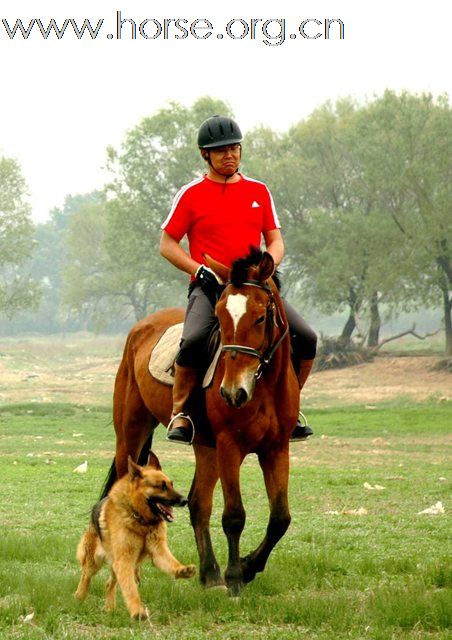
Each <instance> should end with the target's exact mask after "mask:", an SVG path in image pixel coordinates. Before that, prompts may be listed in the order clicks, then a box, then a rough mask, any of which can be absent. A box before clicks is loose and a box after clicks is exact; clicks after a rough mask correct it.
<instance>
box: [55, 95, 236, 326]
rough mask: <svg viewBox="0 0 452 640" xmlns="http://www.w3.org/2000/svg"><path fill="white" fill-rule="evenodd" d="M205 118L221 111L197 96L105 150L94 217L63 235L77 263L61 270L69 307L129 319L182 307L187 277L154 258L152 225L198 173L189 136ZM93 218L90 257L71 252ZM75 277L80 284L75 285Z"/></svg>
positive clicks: (156, 226)
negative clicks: (102, 197) (103, 182)
mask: <svg viewBox="0 0 452 640" xmlns="http://www.w3.org/2000/svg"><path fill="white" fill-rule="evenodd" d="M213 113H229V109H228V107H227V105H225V104H224V103H222V102H220V101H217V100H213V99H211V98H200V99H199V100H197V101H196V102H195V103H194V104H193V106H192V107H190V108H188V107H183V106H181V105H179V104H176V103H172V104H170V105H169V106H168V107H167V108H165V109H161V110H160V111H158V112H157V113H156V114H154V115H153V116H149V117H146V118H144V119H143V120H142V121H141V122H140V123H139V124H138V125H137V126H136V127H134V128H133V129H131V130H130V131H129V132H128V133H127V135H126V137H125V139H124V142H123V143H122V145H121V148H120V150H114V149H113V148H110V149H109V150H108V166H109V169H110V171H111V172H112V181H111V183H110V184H109V185H108V186H107V189H106V194H107V196H106V201H105V203H104V204H103V205H102V211H101V210H97V212H94V211H91V212H89V211H84V212H83V213H82V214H81V216H80V219H79V220H78V222H76V221H74V224H75V225H76V226H74V228H73V229H72V230H71V231H70V234H69V235H70V239H69V242H70V245H71V247H72V255H74V256H75V255H78V258H77V261H78V262H77V263H73V264H72V265H71V267H70V269H69V274H70V276H69V279H70V280H72V281H73V283H74V286H73V287H72V289H68V291H67V296H66V299H67V300H69V301H70V302H71V301H72V302H74V301H75V297H74V294H76V298H77V305H78V307H79V308H80V305H82V304H83V303H87V304H88V307H87V308H90V309H92V310H94V309H95V307H96V305H99V304H101V305H103V306H102V308H103V309H105V308H107V309H111V311H112V312H114V313H119V312H120V309H121V313H122V314H130V313H133V315H134V316H135V319H137V320H138V319H141V318H142V317H143V316H145V315H146V314H147V313H149V312H150V311H153V310H155V309H156V308H159V307H162V306H168V305H174V304H177V303H183V300H184V297H185V295H186V294H185V289H186V281H187V279H186V277H185V276H184V275H183V274H181V273H179V272H178V271H177V270H176V269H174V267H172V266H171V265H169V264H167V263H166V262H165V260H163V258H162V257H161V256H160V254H159V251H158V246H159V242H160V236H161V229H160V226H161V224H162V223H163V221H164V219H165V217H166V216H167V214H168V212H169V209H170V206H171V202H172V199H173V197H174V195H175V194H176V192H177V191H178V190H179V188H180V187H181V186H182V185H183V184H184V183H186V182H188V181H190V180H191V179H193V178H194V177H195V176H196V175H199V174H200V173H201V171H202V168H203V161H202V160H201V158H200V154H199V151H198V149H197V146H196V134H197V130H198V128H199V125H200V123H201V122H202V121H203V120H205V119H206V118H208V117H209V116H211V115H212V114H213ZM82 218H83V222H82ZM96 218H97V222H98V226H97V227H95V229H96V231H95V233H94V231H93V233H94V235H95V236H96V237H98V241H97V243H96V245H97V251H98V255H97V257H96V256H95V255H93V254H90V255H87V254H86V252H84V251H83V250H82V247H80V246H79V250H77V249H76V245H81V244H83V241H82V240H81V239H79V240H77V239H76V237H75V236H76V233H77V229H80V228H84V226H85V225H88V226H89V225H93V224H94V222H95V219H96ZM80 225H81V227H80ZM88 235H89V234H88ZM86 241H87V242H88V238H87V239H86ZM86 250H87V251H88V247H87V248H86ZM77 274H79V275H77ZM82 276H83V280H84V282H83V286H80V287H77V282H80V280H81V279H82Z"/></svg>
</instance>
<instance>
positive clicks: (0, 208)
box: [0, 157, 39, 317]
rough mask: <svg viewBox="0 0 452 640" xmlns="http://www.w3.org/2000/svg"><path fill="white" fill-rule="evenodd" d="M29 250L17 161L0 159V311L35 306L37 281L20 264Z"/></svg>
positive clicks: (28, 227) (23, 188)
mask: <svg viewBox="0 0 452 640" xmlns="http://www.w3.org/2000/svg"><path fill="white" fill-rule="evenodd" d="M32 251H33V225H32V222H31V219H30V208H29V205H28V203H27V201H26V185H25V181H24V179H23V177H22V173H21V169H20V166H19V164H18V163H17V162H16V161H15V160H13V159H11V158H4V157H2V158H0V314H3V315H5V316H7V317H12V316H13V315H14V314H15V313H17V312H18V311H19V310H21V309H26V308H28V307H35V306H36V305H37V303H38V300H39V290H38V286H37V283H36V282H35V281H34V280H33V278H32V277H31V275H30V273H28V272H24V271H23V270H22V269H21V267H22V265H23V263H24V262H25V260H26V259H27V258H28V257H29V256H30V255H31V253H32Z"/></svg>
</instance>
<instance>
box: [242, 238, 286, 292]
mask: <svg viewBox="0 0 452 640" xmlns="http://www.w3.org/2000/svg"><path fill="white" fill-rule="evenodd" d="M263 255H264V253H263V251H262V250H261V249H259V248H258V247H253V246H251V247H250V251H249V253H248V255H247V256H245V257H244V258H238V259H237V260H234V262H233V263H232V268H231V283H232V284H233V285H234V287H237V288H239V287H242V286H243V284H244V283H245V281H246V280H247V279H248V277H249V276H248V271H249V270H250V267H258V266H259V264H260V262H261V260H262V256H263ZM272 278H273V282H274V283H275V285H276V288H277V289H278V291H280V290H281V277H280V274H279V273H278V271H275V273H274V274H273V275H272Z"/></svg>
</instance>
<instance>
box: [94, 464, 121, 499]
mask: <svg viewBox="0 0 452 640" xmlns="http://www.w3.org/2000/svg"><path fill="white" fill-rule="evenodd" d="M117 479H118V474H117V473H116V458H113V462H112V463H111V467H110V470H109V472H108V475H107V477H106V478H105V481H104V484H103V485H102V490H101V493H100V496H99V500H103V499H104V498H105V497H106V496H107V495H108V492H109V491H110V489H111V488H112V486H113V485H114V484H115V482H116V480H117Z"/></svg>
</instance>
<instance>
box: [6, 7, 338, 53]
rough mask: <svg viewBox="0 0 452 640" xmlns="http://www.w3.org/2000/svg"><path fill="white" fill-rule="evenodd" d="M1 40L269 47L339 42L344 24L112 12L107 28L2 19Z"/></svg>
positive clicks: (85, 21)
mask: <svg viewBox="0 0 452 640" xmlns="http://www.w3.org/2000/svg"><path fill="white" fill-rule="evenodd" d="M1 26H2V27H3V28H2V29H0V38H5V37H6V38H9V39H10V40H13V39H17V40H20V39H23V40H28V39H29V38H33V39H36V38H41V39H44V40H55V39H57V40H62V39H63V38H71V37H72V38H74V37H75V38H77V39H78V40H81V39H82V38H83V37H85V39H89V38H91V39H92V40H96V39H102V38H107V39H108V40H187V39H192V40H209V39H210V40H214V39H216V40H218V41H222V40H236V41H237V40H239V41H240V40H252V41H256V42H259V43H262V44H264V45H267V46H269V47H278V46H281V45H282V44H283V43H284V42H286V41H296V40H298V41H303V40H304V41H306V40H318V39H323V40H344V39H345V24H344V21H343V20H341V19H339V18H303V19H300V20H299V21H290V24H289V21H288V20H286V18H246V19H245V18H232V19H229V20H227V21H225V22H224V24H222V25H217V24H215V25H214V22H213V21H212V20H209V19H208V18H194V19H188V18H144V19H135V18H131V17H127V16H125V15H124V14H123V13H122V12H121V11H116V15H115V19H114V21H113V20H112V21H111V22H110V24H109V26H107V21H106V20H105V19H104V18H99V19H97V21H96V20H95V19H89V18H79V19H77V18H64V19H61V20H57V19H55V18H51V19H49V20H41V18H36V17H30V18H11V17H10V18H2V20H1Z"/></svg>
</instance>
